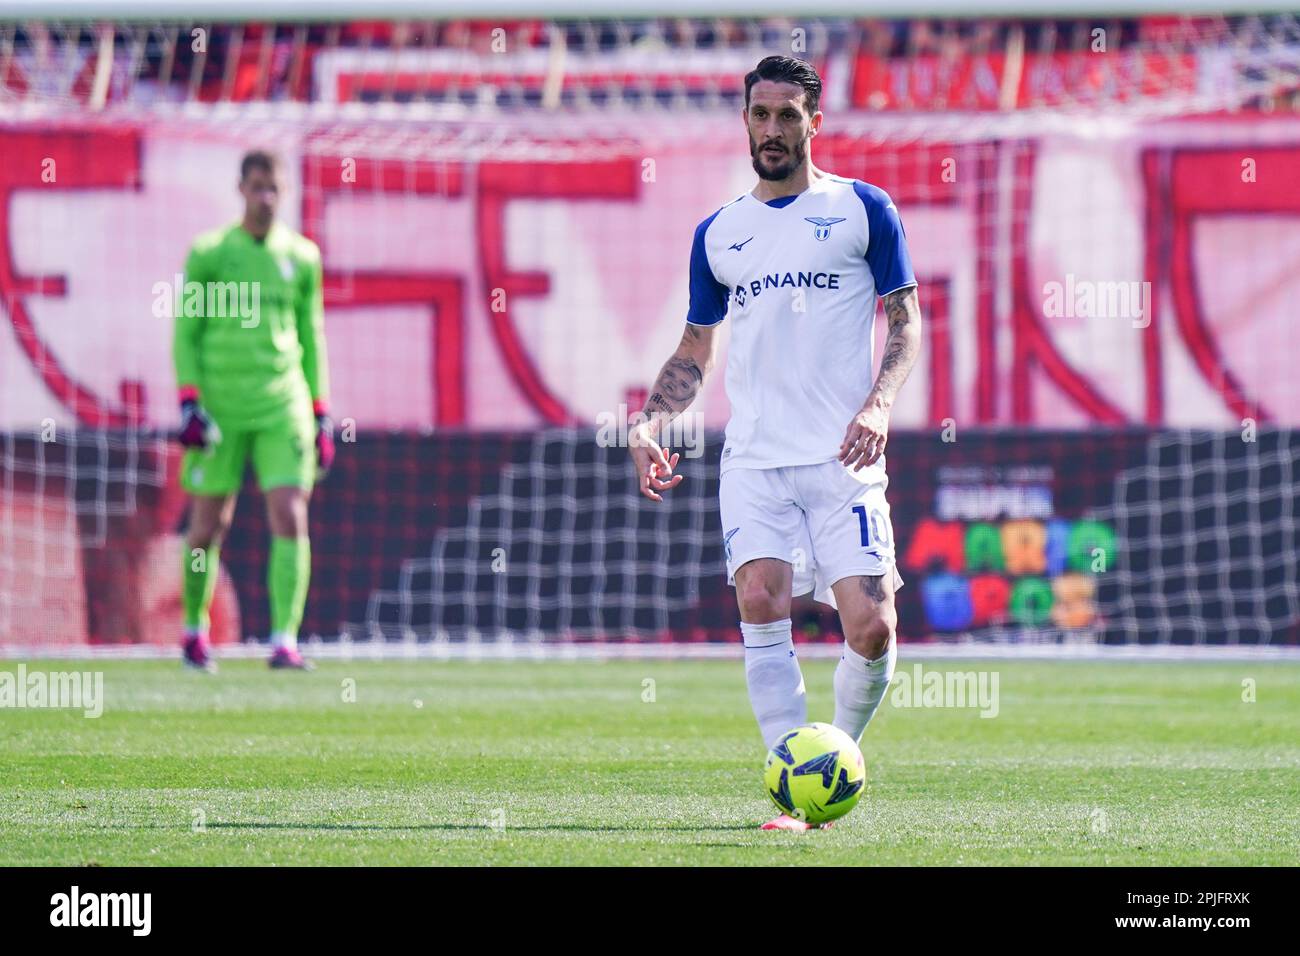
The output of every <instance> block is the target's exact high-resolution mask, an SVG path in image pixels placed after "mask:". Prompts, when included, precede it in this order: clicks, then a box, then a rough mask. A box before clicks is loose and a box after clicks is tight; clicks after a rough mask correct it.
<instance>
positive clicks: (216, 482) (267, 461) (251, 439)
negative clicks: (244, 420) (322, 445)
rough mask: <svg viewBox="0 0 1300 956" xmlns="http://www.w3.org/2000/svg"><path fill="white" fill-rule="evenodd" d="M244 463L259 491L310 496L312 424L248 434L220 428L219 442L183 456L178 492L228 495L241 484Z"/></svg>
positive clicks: (296, 421)
mask: <svg viewBox="0 0 1300 956" xmlns="http://www.w3.org/2000/svg"><path fill="white" fill-rule="evenodd" d="M249 458H252V460H253V472H254V473H255V474H256V475H257V483H258V485H259V486H260V487H261V489H262V490H263V491H267V490H269V489H271V488H284V487H297V488H303V489H306V490H310V489H311V487H312V485H313V484H314V483H315V481H316V422H315V420H314V419H313V418H311V417H310V416H305V417H298V416H295V417H293V418H285V419H284V420H283V421H280V422H276V423H274V424H271V425H269V426H267V427H265V428H259V429H256V430H254V431H239V430H236V429H229V428H226V427H224V426H222V427H221V441H219V442H218V443H216V444H215V445H212V446H210V447H208V448H206V449H203V450H199V449H196V448H191V449H187V450H186V452H185V456H184V458H183V459H182V460H181V487H182V488H184V489H185V490H186V491H187V492H189V493H190V494H192V495H232V494H234V493H235V492H237V491H239V489H240V487H241V486H242V485H243V483H244V469H245V467H246V466H247V464H248V460H249Z"/></svg>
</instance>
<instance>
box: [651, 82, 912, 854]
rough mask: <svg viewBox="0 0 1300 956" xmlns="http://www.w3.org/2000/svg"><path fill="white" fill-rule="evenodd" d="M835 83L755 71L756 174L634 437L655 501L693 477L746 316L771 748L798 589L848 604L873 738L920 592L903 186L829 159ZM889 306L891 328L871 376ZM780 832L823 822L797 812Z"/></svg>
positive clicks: (735, 528) (839, 688) (855, 713)
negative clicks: (910, 553) (697, 414)
mask: <svg viewBox="0 0 1300 956" xmlns="http://www.w3.org/2000/svg"><path fill="white" fill-rule="evenodd" d="M821 87H822V84H821V78H820V77H819V76H818V75H817V72H816V70H814V69H813V67H812V66H810V65H809V64H808V63H806V62H804V61H803V60H799V59H796V58H793V57H787V56H770V57H767V58H765V59H763V60H762V61H761V62H760V63H759V64H758V66H757V67H756V68H755V69H754V70H753V71H752V72H750V73H749V74H748V75H747V76H746V77H745V109H744V121H745V126H746V129H747V130H748V133H749V151H750V155H751V156H752V158H753V165H754V171H755V172H756V173H757V174H758V184H757V185H756V186H755V187H754V189H753V190H752V191H750V192H747V193H745V194H744V195H742V196H740V197H739V198H737V199H735V200H732V201H731V202H729V203H728V204H727V205H725V206H723V207H722V208H721V209H719V210H718V211H717V212H715V213H714V214H713V215H711V216H709V218H707V219H705V220H704V221H703V222H702V223H700V225H699V227H698V228H697V229H696V230H695V240H694V245H693V246H692V249H691V259H690V309H689V312H688V313H687V317H686V331H685V333H684V334H683V335H682V340H681V343H680V344H679V345H678V346H677V350H676V352H675V353H674V354H673V356H672V358H670V359H669V360H668V362H667V364H666V365H664V367H663V370H662V371H661V372H660V373H659V377H658V379H657V380H656V382H655V385H654V387H653V388H652V389H651V393H650V398H649V399H648V400H647V402H646V406H645V409H644V417H645V420H644V421H642V422H640V423H638V424H637V425H636V426H635V427H634V428H633V429H632V431H631V433H630V440H629V445H630V446H631V453H632V459H633V462H634V464H635V466H636V470H637V474H638V476H639V479H640V490H641V493H642V494H643V495H645V496H646V497H647V498H649V499H651V500H652V501H662V500H663V498H662V496H661V494H660V493H661V492H664V491H667V490H670V489H672V488H675V487H676V486H677V485H678V484H680V483H681V481H682V479H683V477H684V476H682V475H681V474H677V473H675V469H676V468H677V464H678V461H679V457H680V456H679V455H677V454H671V455H670V454H669V453H668V452H667V451H666V450H665V449H663V448H661V447H660V445H659V442H658V438H659V436H660V434H662V431H663V428H664V426H665V425H666V424H667V423H668V422H669V421H671V420H672V419H673V418H674V417H676V416H677V415H679V414H681V413H682V412H683V411H684V410H685V409H686V408H687V406H689V405H690V404H691V402H692V401H693V400H694V398H695V396H696V395H697V394H698V393H699V390H700V387H701V385H702V384H703V381H704V377H705V376H706V375H707V374H708V373H709V370H710V369H711V368H712V366H713V359H714V333H715V331H716V330H717V327H718V325H719V324H720V323H721V322H722V321H723V320H724V319H726V320H728V321H730V323H731V342H730V346H729V352H728V359H727V373H726V385H727V396H728V398H729V399H730V402H731V421H730V422H729V423H728V425H727V437H726V444H725V446H724V447H723V450H722V482H721V492H720V503H721V512H722V533H723V540H724V546H725V551H726V557H727V572H728V580H729V581H730V583H732V584H734V585H735V588H736V600H737V602H738V604H739V605H740V620H741V624H740V630H741V633H742V636H743V638H744V647H745V677H746V680H747V683H748V686H749V697H750V702H751V704H752V705H753V709H754V716H755V718H756V719H757V720H758V726H759V730H760V732H761V733H762V735H763V741H764V743H765V744H766V745H767V746H768V747H771V746H773V744H775V743H776V741H777V740H778V738H780V737H781V735H782V734H784V733H785V732H786V731H789V730H791V729H793V728H795V727H797V726H799V725H801V724H804V723H807V707H806V701H805V695H804V683H803V676H802V674H801V672H800V670H799V661H798V658H797V656H796V654H795V649H794V643H793V640H792V637H791V624H790V602H791V598H792V596H793V595H794V594H805V593H807V592H809V591H812V592H813V593H814V595H815V596H816V598H817V599H818V600H821V601H824V602H826V603H828V604H831V605H832V606H834V607H836V609H837V610H838V611H839V615H840V623H841V625H842V628H843V631H844V635H845V640H844V648H843V654H842V656H841V658H840V662H839V664H838V666H837V667H836V670H835V718H834V724H835V726H837V727H839V728H840V729H841V730H843V731H845V732H846V733H847V734H849V736H851V737H852V738H853V739H854V740H858V739H860V738H861V736H862V732H863V730H865V729H866V726H867V723H868V722H869V721H870V720H871V718H872V715H873V714H875V712H876V709H877V707H879V705H880V701H881V699H882V698H883V697H884V694H885V691H886V689H887V688H888V686H889V682H890V680H891V679H892V677H893V672H894V660H895V643H894V629H895V626H896V625H897V620H898V618H897V612H896V610H895V607H894V591H895V590H896V589H897V588H898V587H899V586H900V585H901V584H902V583H903V582H902V579H901V578H900V577H899V575H898V572H897V570H896V569H895V562H894V533H893V530H892V527H891V525H890V520H889V504H888V502H887V501H886V500H885V488H886V486H887V484H888V478H887V477H886V475H885V457H884V451H885V444H886V442H887V440H888V434H889V411H890V408H891V407H892V406H893V404H894V400H895V398H896V397H897V395H898V390H899V388H900V387H901V386H902V384H903V382H904V380H905V379H906V378H907V374H908V372H909V371H910V369H911V367H912V364H913V363H914V362H915V360H916V356H917V353H918V351H919V349H920V344H921V310H920V306H919V304H918V302H917V293H916V278H915V276H914V275H913V274H912V264H911V259H910V257H909V255H908V251H907V242H906V238H905V236H904V234H903V226H902V223H901V222H900V221H899V216H898V210H897V209H896V208H895V206H894V204H893V202H892V201H891V200H890V198H889V196H888V195H887V194H886V193H885V192H884V191H883V190H881V189H879V188H877V187H875V186H871V185H869V184H867V183H863V182H860V181H857V180H852V179H842V178H840V177H838V176H833V175H831V174H829V173H827V172H824V171H823V170H820V169H818V168H817V167H816V166H814V165H813V163H812V155H811V146H812V141H813V139H814V138H815V137H816V136H817V133H818V131H819V130H820V129H821V126H822V114H821V112H820V110H819V109H818V101H819V99H820V97H821ZM877 298H879V299H880V300H881V302H882V304H883V307H884V313H885V317H886V319H887V321H888V323H889V334H888V337H887V339H886V341H885V354H884V356H883V359H882V361H881V364H880V371H879V374H877V375H876V377H875V380H874V382H873V380H872V374H871V371H872V347H873V342H872V327H873V325H874V322H875V311H876V301H877ZM763 828H764V829H792V830H802V829H808V824H806V823H804V822H802V821H800V820H795V819H792V818H790V817H788V816H784V815H783V816H780V817H777V818H776V819H775V820H772V821H770V822H768V823H766V824H764V825H763Z"/></svg>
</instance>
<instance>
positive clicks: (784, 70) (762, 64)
mask: <svg viewBox="0 0 1300 956" xmlns="http://www.w3.org/2000/svg"><path fill="white" fill-rule="evenodd" d="M759 80H775V81H776V82H778V83H794V84H796V85H798V86H802V87H803V93H804V97H803V102H804V105H805V106H806V107H807V108H808V115H809V116H812V115H813V114H814V113H816V112H817V105H818V103H820V102H821V98H822V78H821V77H820V76H818V75H817V71H816V70H815V69H813V65H812V64H811V63H809V62H808V61H807V60H800V59H799V58H798V57H793V56H765V57H763V59H761V60H759V61H758V66H756V67H754V68H753V69H752V70H750V71H749V72H748V73H746V74H745V108H746V109H749V91H750V90H752V89H753V88H754V84H755V83H757V82H758V81H759Z"/></svg>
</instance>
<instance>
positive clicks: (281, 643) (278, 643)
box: [271, 631, 298, 651]
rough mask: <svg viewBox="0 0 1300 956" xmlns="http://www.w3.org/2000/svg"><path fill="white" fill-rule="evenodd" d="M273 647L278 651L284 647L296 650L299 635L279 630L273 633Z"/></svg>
mask: <svg viewBox="0 0 1300 956" xmlns="http://www.w3.org/2000/svg"><path fill="white" fill-rule="evenodd" d="M271 647H273V648H274V649H275V650H277V651H278V650H279V649H280V648H282V647H283V648H285V649H286V650H290V651H296V650H297V649H298V635H297V634H285V633H283V632H281V631H277V632H276V633H274V634H272V635H271Z"/></svg>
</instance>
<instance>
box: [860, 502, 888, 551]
mask: <svg viewBox="0 0 1300 956" xmlns="http://www.w3.org/2000/svg"><path fill="white" fill-rule="evenodd" d="M853 513H854V514H855V515H857V516H858V529H859V530H860V531H861V533H862V546H863V547H864V548H875V547H876V546H877V545H879V546H881V547H884V548H886V549H888V548H891V547H893V544H894V542H893V541H892V540H890V529H889V519H887V518H886V517H885V516H884V514H883V513H882V512H881V510H880V509H879V508H872V509H871V511H870V513H868V511H867V506H866V505H854V506H853ZM873 542H874V544H873Z"/></svg>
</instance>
